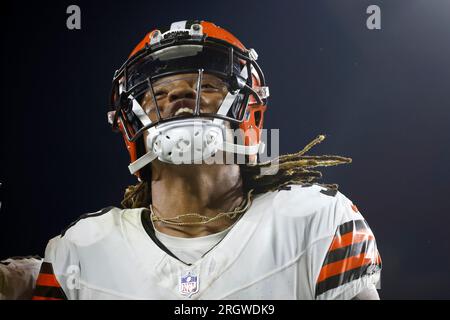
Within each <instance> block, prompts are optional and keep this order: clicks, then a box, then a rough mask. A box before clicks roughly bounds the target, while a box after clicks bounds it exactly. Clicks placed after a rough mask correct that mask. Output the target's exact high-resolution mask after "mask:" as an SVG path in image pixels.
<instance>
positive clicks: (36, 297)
mask: <svg viewBox="0 0 450 320" xmlns="http://www.w3.org/2000/svg"><path fill="white" fill-rule="evenodd" d="M31 300H64V299H59V298H49V297H41V296H34V297H33V298H32V299H31Z"/></svg>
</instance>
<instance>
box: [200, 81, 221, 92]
mask: <svg viewBox="0 0 450 320" xmlns="http://www.w3.org/2000/svg"><path fill="white" fill-rule="evenodd" d="M202 90H203V91H205V92H213V91H217V90H218V88H217V86H215V85H212V84H210V83H204V84H202Z"/></svg>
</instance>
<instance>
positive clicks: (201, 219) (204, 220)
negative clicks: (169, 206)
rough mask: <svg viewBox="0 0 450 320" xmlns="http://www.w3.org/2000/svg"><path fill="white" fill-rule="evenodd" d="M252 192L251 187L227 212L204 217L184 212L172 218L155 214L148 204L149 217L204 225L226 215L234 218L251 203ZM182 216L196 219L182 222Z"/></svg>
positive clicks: (171, 221) (153, 219)
mask: <svg viewBox="0 0 450 320" xmlns="http://www.w3.org/2000/svg"><path fill="white" fill-rule="evenodd" d="M252 192H253V189H252V190H250V191H249V192H248V194H247V198H246V199H244V201H243V202H242V203H241V204H240V205H239V206H237V207H236V208H235V209H234V210H233V211H229V212H221V213H219V214H217V215H216V216H214V217H211V218H209V217H205V216H203V215H201V214H198V213H186V214H182V215H179V216H176V217H173V218H163V217H160V216H157V215H156V214H155V212H154V211H153V206H152V205H151V204H150V218H151V219H152V221H153V222H158V221H159V222H163V223H166V224H171V225H176V226H197V225H204V224H207V223H211V222H213V221H216V220H218V219H220V218H222V217H228V218H229V219H234V218H236V216H237V215H239V214H243V213H245V212H246V211H247V210H248V208H249V207H250V205H251V204H252ZM183 218H191V219H192V218H196V219H198V221H191V222H182V220H183Z"/></svg>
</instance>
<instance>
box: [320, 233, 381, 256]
mask: <svg viewBox="0 0 450 320" xmlns="http://www.w3.org/2000/svg"><path fill="white" fill-rule="evenodd" d="M365 231H366V232H364V230H361V231H358V232H357V233H353V232H349V233H346V234H344V235H343V236H335V237H334V239H333V242H332V243H331V246H330V249H329V250H328V251H333V250H336V249H339V248H343V247H346V246H349V245H351V244H352V243H359V242H361V241H364V240H372V239H374V236H373V235H372V233H371V232H370V231H367V230H365Z"/></svg>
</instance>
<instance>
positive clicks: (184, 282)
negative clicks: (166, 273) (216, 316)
mask: <svg viewBox="0 0 450 320" xmlns="http://www.w3.org/2000/svg"><path fill="white" fill-rule="evenodd" d="M198 284H199V277H198V276H197V275H196V274H195V273H193V272H192V271H189V272H188V273H187V274H186V275H184V276H181V277H180V293H181V294H182V295H183V296H188V297H191V296H192V295H193V294H194V293H197V292H198Z"/></svg>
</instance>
